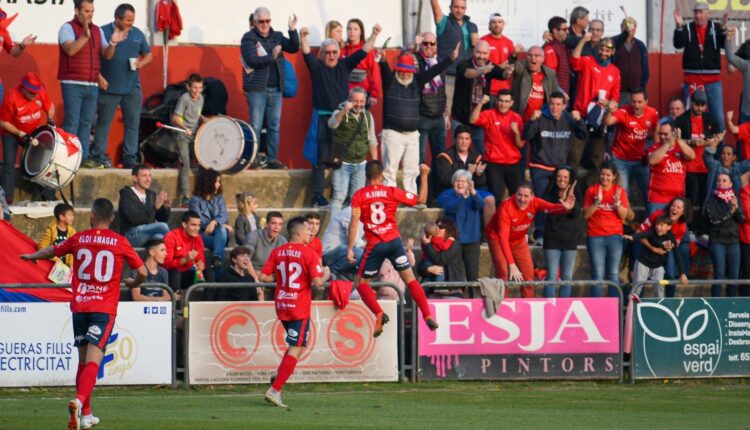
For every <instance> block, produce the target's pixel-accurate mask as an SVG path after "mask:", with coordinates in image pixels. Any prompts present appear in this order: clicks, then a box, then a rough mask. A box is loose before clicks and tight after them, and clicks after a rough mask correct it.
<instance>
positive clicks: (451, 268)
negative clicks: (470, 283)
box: [420, 240, 466, 282]
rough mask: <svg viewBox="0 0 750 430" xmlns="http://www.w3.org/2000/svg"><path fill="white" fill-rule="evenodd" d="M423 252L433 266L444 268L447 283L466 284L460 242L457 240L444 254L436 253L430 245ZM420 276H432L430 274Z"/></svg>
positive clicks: (423, 248)
mask: <svg viewBox="0 0 750 430" xmlns="http://www.w3.org/2000/svg"><path fill="white" fill-rule="evenodd" d="M422 252H424V253H425V254H426V255H427V258H429V259H430V261H432V264H434V265H436V266H442V267H443V271H444V273H445V281H446V282H466V272H465V270H464V259H463V257H461V244H460V243H459V241H458V240H455V241H454V242H453V245H451V247H450V248H448V249H447V250H445V251H443V252H438V251H436V250H435V248H433V247H432V245H430V244H428V245H425V246H424V247H422ZM420 274H421V275H422V276H432V275H429V274H428V273H420Z"/></svg>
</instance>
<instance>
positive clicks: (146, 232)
mask: <svg viewBox="0 0 750 430" xmlns="http://www.w3.org/2000/svg"><path fill="white" fill-rule="evenodd" d="M168 231H169V226H168V225H167V223H165V222H154V223H151V224H141V225H138V226H135V227H133V228H131V229H130V230H128V231H127V232H125V239H127V240H128V242H130V245H132V246H133V247H134V248H138V247H141V246H143V245H145V244H146V242H148V240H149V239H163V238H164V235H165V234H167V232H168Z"/></svg>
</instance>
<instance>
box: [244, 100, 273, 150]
mask: <svg viewBox="0 0 750 430" xmlns="http://www.w3.org/2000/svg"><path fill="white" fill-rule="evenodd" d="M245 96H246V98H247V105H248V107H249V108H250V126H251V127H252V128H253V131H255V137H256V138H258V139H260V131H261V130H262V129H263V124H264V121H263V120H264V119H265V125H266V140H267V152H266V157H267V159H269V160H278V159H279V128H280V124H281V100H282V96H281V90H280V89H279V88H278V87H274V88H266V89H265V91H252V92H248V93H246V94H245Z"/></svg>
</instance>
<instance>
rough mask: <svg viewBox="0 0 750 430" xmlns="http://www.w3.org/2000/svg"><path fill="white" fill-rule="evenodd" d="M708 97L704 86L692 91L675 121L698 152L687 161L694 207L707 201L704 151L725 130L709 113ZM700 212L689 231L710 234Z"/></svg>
mask: <svg viewBox="0 0 750 430" xmlns="http://www.w3.org/2000/svg"><path fill="white" fill-rule="evenodd" d="M707 106H708V97H707V96H706V92H705V91H704V90H703V89H698V90H696V91H695V92H694V93H693V96H692V99H691V103H690V109H689V110H688V111H687V112H685V113H683V114H682V115H680V116H678V117H677V119H676V120H675V125H676V127H675V128H676V129H677V130H678V131H679V133H680V138H681V139H682V140H684V141H685V142H688V143H689V144H690V147H691V148H692V149H693V151H694V152H695V159H693V160H691V161H688V162H686V163H684V164H685V170H686V171H687V177H686V180H685V185H686V186H685V191H686V193H687V198H689V199H690V200H691V201H692V203H693V205H694V206H702V205H703V202H704V200H706V195H707V190H706V185H707V179H708V168H707V167H706V163H705V162H704V161H703V151H704V149H705V147H706V146H708V145H711V144H712V143H713V142H714V141H715V140H716V139H717V138H718V139H719V140H721V138H722V137H723V135H724V134H723V133H721V132H720V130H719V124H718V123H717V122H716V120H715V119H714V117H713V116H712V115H710V114H709V113H708V112H706V108H707ZM702 218H703V217H702V215H701V212H700V211H696V213H695V214H694V216H693V223H692V224H691V225H690V231H692V232H693V233H695V234H696V235H702V234H705V233H707V226H706V225H705V223H704V222H703V219H702Z"/></svg>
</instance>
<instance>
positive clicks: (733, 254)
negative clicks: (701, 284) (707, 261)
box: [708, 243, 740, 297]
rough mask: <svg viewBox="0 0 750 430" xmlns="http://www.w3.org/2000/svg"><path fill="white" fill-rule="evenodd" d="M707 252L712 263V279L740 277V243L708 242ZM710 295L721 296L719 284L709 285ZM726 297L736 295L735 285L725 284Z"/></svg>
mask: <svg viewBox="0 0 750 430" xmlns="http://www.w3.org/2000/svg"><path fill="white" fill-rule="evenodd" d="M708 252H709V253H710V254H711V262H712V263H713V265H714V279H738V278H739V277H740V244H739V243H733V244H731V245H724V244H721V243H709V245H708ZM711 297H721V284H713V285H711ZM727 297H737V285H727Z"/></svg>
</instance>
